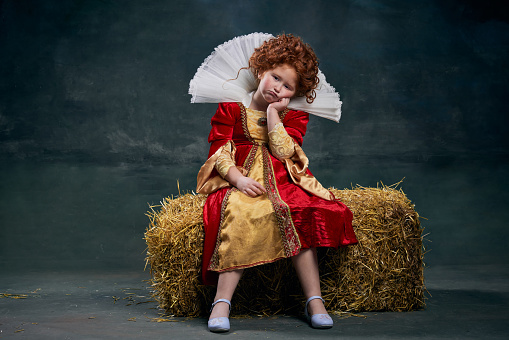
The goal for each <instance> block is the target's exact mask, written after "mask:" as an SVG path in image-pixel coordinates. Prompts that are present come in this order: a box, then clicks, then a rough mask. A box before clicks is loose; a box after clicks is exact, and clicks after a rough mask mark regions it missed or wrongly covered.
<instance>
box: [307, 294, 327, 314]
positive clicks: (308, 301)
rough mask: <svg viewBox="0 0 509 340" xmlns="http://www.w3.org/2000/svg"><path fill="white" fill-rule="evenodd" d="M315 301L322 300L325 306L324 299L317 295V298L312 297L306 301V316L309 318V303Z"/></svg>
mask: <svg viewBox="0 0 509 340" xmlns="http://www.w3.org/2000/svg"><path fill="white" fill-rule="evenodd" d="M315 299H320V300H322V302H323V303H324V304H325V301H324V299H322V297H321V296H318V295H315V296H312V297H310V298H309V299H308V300H307V301H306V307H305V308H304V314H306V316H308V305H309V303H310V302H311V301H312V300H315Z"/></svg>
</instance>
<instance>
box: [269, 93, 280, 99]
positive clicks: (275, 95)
mask: <svg viewBox="0 0 509 340" xmlns="http://www.w3.org/2000/svg"><path fill="white" fill-rule="evenodd" d="M267 93H268V94H269V95H271V96H272V97H274V98H276V99H278V97H277V94H276V93H275V92H272V91H268V92H267Z"/></svg>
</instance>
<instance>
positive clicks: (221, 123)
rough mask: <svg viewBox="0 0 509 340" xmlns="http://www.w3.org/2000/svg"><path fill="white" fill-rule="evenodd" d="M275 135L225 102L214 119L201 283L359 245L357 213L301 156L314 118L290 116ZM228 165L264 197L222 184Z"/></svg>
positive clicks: (260, 115) (202, 183)
mask: <svg viewBox="0 0 509 340" xmlns="http://www.w3.org/2000/svg"><path fill="white" fill-rule="evenodd" d="M279 116H280V119H281V122H282V124H278V125H276V126H275V127H274V129H273V130H272V131H270V132H268V130H267V126H266V112H262V111H256V110H251V109H248V108H246V107H245V106H244V105H243V104H241V103H221V104H219V107H218V109H217V112H216V114H215V115H214V117H213V118H212V122H211V124H212V130H211V132H210V135H209V143H211V146H210V152H209V157H208V159H207V161H206V162H205V164H204V165H203V166H202V168H201V170H200V172H199V174H198V185H197V192H198V193H203V194H208V197H207V201H206V203H205V206H204V210H203V222H204V228H205V242H204V251H203V264H202V277H203V283H204V284H215V283H216V282H217V273H218V272H223V271H230V270H235V269H241V268H248V267H253V266H256V265H260V264H264V263H270V262H274V261H276V260H278V259H282V258H287V257H291V256H294V255H297V254H298V253H299V252H300V250H301V249H306V248H314V247H333V248H337V247H339V246H346V245H351V244H355V243H357V239H356V238H355V233H354V231H353V229H352V213H351V212H350V210H349V209H348V208H347V207H346V206H345V205H344V204H343V203H341V202H340V201H338V200H336V199H335V198H334V195H333V194H332V193H331V192H330V191H328V190H327V189H325V188H324V187H323V186H322V185H321V184H320V183H319V182H318V181H317V180H316V179H315V178H314V177H313V175H312V174H311V172H310V171H309V170H308V159H307V157H306V155H305V154H304V152H303V151H302V149H301V146H302V141H303V137H304V135H305V133H306V126H307V123H308V120H309V115H308V113H306V112H302V111H296V110H285V111H284V112H280V113H279ZM231 166H236V167H237V168H238V169H239V170H240V171H241V172H242V173H243V174H244V175H245V176H248V177H251V178H253V179H254V180H256V181H258V182H259V183H261V184H262V185H263V186H264V187H265V189H266V191H267V193H266V194H263V195H260V196H257V197H249V196H247V195H245V194H243V193H242V192H240V191H239V190H238V189H237V188H235V187H233V186H231V185H230V183H229V182H228V181H226V180H225V179H224V178H223V177H224V176H225V175H226V173H227V171H228V169H229V168H230V167H231Z"/></svg>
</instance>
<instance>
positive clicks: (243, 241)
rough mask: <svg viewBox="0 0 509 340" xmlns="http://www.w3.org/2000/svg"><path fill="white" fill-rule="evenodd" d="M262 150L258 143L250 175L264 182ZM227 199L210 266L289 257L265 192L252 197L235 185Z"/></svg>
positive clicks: (230, 266) (221, 268) (237, 265)
mask: <svg viewBox="0 0 509 340" xmlns="http://www.w3.org/2000/svg"><path fill="white" fill-rule="evenodd" d="M262 150H263V147H256V152H255V154H254V158H253V159H252V166H251V168H250V171H249V174H248V177H250V178H252V179H254V180H256V181H258V182H259V183H260V184H262V185H264V186H265V183H264V169H263V164H264V162H263V154H262ZM225 200H227V201H226V202H224V203H225V205H223V206H224V207H225V208H224V209H223V218H222V223H221V226H220V230H219V235H218V242H217V245H216V250H215V252H214V255H213V256H212V260H211V262H210V269H211V270H215V271H227V270H233V269H239V268H245V267H251V266H255V265H258V264H263V263H269V262H273V261H275V260H277V259H280V258H283V257H286V256H285V245H284V243H283V240H282V235H281V231H280V228H279V226H278V222H277V218H276V215H275V212H274V208H273V206H272V203H271V201H270V200H269V199H268V197H267V195H266V194H264V195H260V196H257V197H249V196H247V195H245V194H243V193H242V192H240V191H238V190H237V189H235V188H234V189H232V190H231V192H230V195H228V196H227V197H225Z"/></svg>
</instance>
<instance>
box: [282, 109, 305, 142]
mask: <svg viewBox="0 0 509 340" xmlns="http://www.w3.org/2000/svg"><path fill="white" fill-rule="evenodd" d="M308 122H309V113H307V112H303V111H289V112H288V113H287V114H286V116H285V118H284V119H283V125H284V127H285V129H286V132H288V134H289V135H290V136H291V137H292V138H293V139H294V140H295V141H296V142H297V144H299V145H300V146H302V142H303V140H304V135H305V134H306V129H307V125H308Z"/></svg>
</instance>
